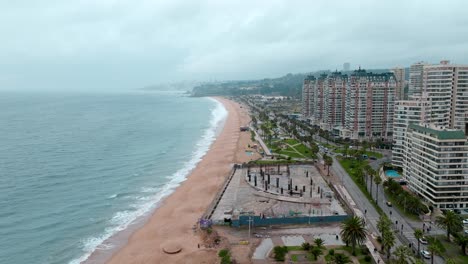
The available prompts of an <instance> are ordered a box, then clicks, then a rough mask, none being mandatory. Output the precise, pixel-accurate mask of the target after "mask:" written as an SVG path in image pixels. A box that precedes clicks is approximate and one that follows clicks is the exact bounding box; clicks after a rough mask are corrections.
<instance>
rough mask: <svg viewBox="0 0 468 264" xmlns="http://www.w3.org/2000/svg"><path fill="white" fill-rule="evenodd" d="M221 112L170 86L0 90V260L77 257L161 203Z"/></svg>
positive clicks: (210, 135) (204, 145)
mask: <svg viewBox="0 0 468 264" xmlns="http://www.w3.org/2000/svg"><path fill="white" fill-rule="evenodd" d="M226 116H227V112H226V110H225V109H224V107H223V106H222V104H220V103H219V102H217V101H215V100H213V99H210V98H190V97H187V96H185V95H184V94H182V93H176V92H127V93H102V94H97V93H94V94H91V93H89V94H79V93H26V92H24V93H14V92H10V93H8V92H0V263H15V264H22V263H50V264H55V263H72V264H75V263H80V262H81V261H83V260H86V259H87V258H88V257H89V255H90V254H91V253H92V252H93V251H94V250H95V249H96V248H97V247H100V248H111V247H112V246H113V245H106V244H103V242H104V241H105V240H106V239H108V238H109V237H111V236H112V235H114V234H116V233H117V232H119V231H122V230H124V229H125V228H127V227H128V226H129V225H130V224H131V223H132V222H134V221H135V220H136V219H141V217H144V216H145V215H148V214H149V213H150V212H152V211H153V210H154V208H156V207H157V205H158V202H160V201H161V199H163V198H164V197H165V196H167V195H168V194H170V193H171V192H172V191H173V190H174V188H175V187H177V186H178V185H179V184H180V183H181V182H182V181H183V180H184V179H185V178H186V176H187V175H188V173H189V172H190V171H191V170H192V169H193V168H194V167H195V166H196V164H197V162H198V161H199V160H200V159H201V158H202V157H203V155H204V154H205V153H206V152H207V150H208V149H209V146H210V145H211V143H212V142H213V141H214V139H215V137H216V133H217V131H219V130H220V128H221V127H222V123H223V121H224V120H225V118H226Z"/></svg>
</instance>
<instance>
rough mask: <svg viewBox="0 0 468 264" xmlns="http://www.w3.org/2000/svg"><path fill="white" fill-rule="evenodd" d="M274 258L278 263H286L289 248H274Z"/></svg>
mask: <svg viewBox="0 0 468 264" xmlns="http://www.w3.org/2000/svg"><path fill="white" fill-rule="evenodd" d="M273 253H274V258H275V260H277V261H284V259H285V256H286V253H288V248H287V247H286V246H283V247H281V246H276V247H274V248H273Z"/></svg>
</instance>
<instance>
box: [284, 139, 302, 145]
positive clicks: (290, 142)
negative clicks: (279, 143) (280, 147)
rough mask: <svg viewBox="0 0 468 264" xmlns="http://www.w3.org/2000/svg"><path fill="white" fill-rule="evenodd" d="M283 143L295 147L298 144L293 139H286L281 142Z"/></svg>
mask: <svg viewBox="0 0 468 264" xmlns="http://www.w3.org/2000/svg"><path fill="white" fill-rule="evenodd" d="M283 141H284V142H285V143H287V144H289V145H296V144H297V143H299V141H297V140H295V139H293V138H288V139H285V140H283Z"/></svg>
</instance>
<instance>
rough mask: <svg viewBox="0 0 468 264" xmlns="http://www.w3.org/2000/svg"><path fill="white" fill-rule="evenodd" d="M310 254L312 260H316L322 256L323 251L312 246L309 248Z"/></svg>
mask: <svg viewBox="0 0 468 264" xmlns="http://www.w3.org/2000/svg"><path fill="white" fill-rule="evenodd" d="M310 253H312V255H314V259H315V260H317V259H318V257H319V256H320V255H322V254H323V250H322V249H321V248H319V247H316V246H314V247H311V248H310Z"/></svg>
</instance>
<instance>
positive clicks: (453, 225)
mask: <svg viewBox="0 0 468 264" xmlns="http://www.w3.org/2000/svg"><path fill="white" fill-rule="evenodd" d="M462 221H463V220H462V219H461V217H460V216H459V215H458V214H456V213H455V212H454V211H452V210H447V211H445V213H444V214H443V215H439V216H437V217H436V225H438V226H439V227H441V228H444V229H445V230H447V240H448V241H450V234H452V232H458V231H460V230H462V229H463V222H462Z"/></svg>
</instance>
